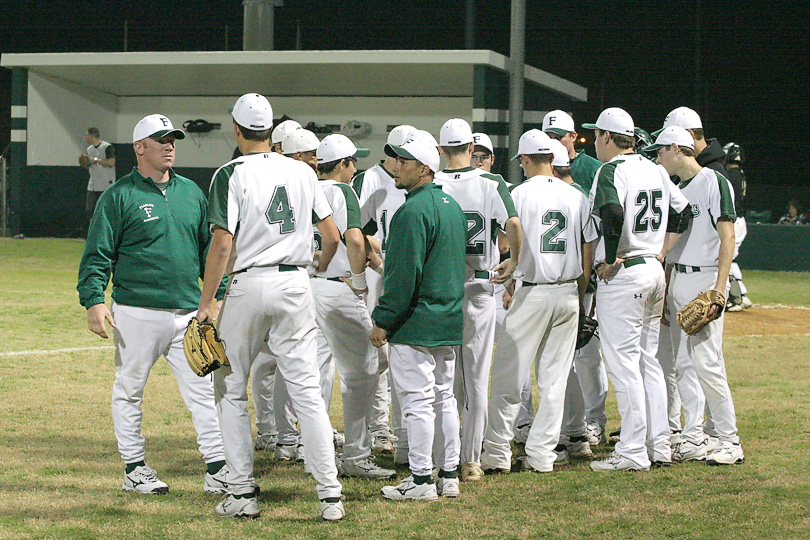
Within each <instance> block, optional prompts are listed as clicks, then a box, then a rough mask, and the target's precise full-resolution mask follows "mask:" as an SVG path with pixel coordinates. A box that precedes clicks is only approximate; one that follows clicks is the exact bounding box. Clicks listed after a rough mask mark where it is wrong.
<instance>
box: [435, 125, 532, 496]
mask: <svg viewBox="0 0 810 540" xmlns="http://www.w3.org/2000/svg"><path fill="white" fill-rule="evenodd" d="M439 143H440V144H441V147H440V148H441V150H442V153H443V154H445V156H447V168H446V169H444V170H443V171H440V172H438V173H436V177H435V178H434V180H433V181H434V183H435V184H436V185H438V186H441V188H442V190H443V191H444V192H445V193H447V194H449V195H451V196H452V197H453V198H454V199H455V200H456V202H458V204H459V206H461V209H462V210H463V211H464V216H465V217H466V218H467V248H466V266H465V268H466V270H465V272H466V274H465V278H466V281H465V283H464V305H463V311H464V337H463V342H462V345H461V354H460V355H459V356H458V358H457V360H456V380H455V388H454V391H455V394H456V401H457V402H458V404H459V409H460V411H461V416H462V422H461V425H462V428H461V479H462V480H472V481H474V480H481V479H482V478H483V476H484V471H483V470H482V469H481V444H482V443H483V440H484V429H485V428H486V423H487V415H486V413H487V411H486V407H487V388H488V387H489V368H490V364H491V361H492V348H493V346H494V343H495V289H494V285H493V284H492V283H491V282H490V272H491V271H492V270H494V269H495V266H496V265H497V264H498V261H499V252H498V244H497V239H498V229H504V230H505V231H506V234H507V238H508V240H509V249H510V250H511V253H512V258H511V259H510V265H509V267H508V268H507V269H506V273H507V274H508V275H511V274H512V273H513V272H514V265H515V264H517V261H518V259H519V256H520V244H521V232H520V219H519V218H518V217H517V213H516V212H515V207H514V204H513V203H512V197H511V195H509V189H508V188H507V187H506V182H504V181H503V178H501V177H500V176H496V175H492V174H487V173H485V172H484V171H482V170H481V169H477V168H474V167H471V166H470V164H471V156H472V153H473V149H474V147H475V144H474V141H473V134H472V130H471V129H470V125H469V124H468V123H467V122H465V121H464V120H462V119H460V118H452V119H450V120H448V121H447V122H445V124H444V125H443V126H442V129H441V133H440V135H439Z"/></svg>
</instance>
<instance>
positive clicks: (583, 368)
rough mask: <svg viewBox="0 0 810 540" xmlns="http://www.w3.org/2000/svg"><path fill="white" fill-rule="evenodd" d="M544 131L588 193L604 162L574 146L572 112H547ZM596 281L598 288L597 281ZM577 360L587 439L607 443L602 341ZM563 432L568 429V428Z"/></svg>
mask: <svg viewBox="0 0 810 540" xmlns="http://www.w3.org/2000/svg"><path fill="white" fill-rule="evenodd" d="M543 132H545V134H546V135H548V136H549V137H550V138H551V139H553V140H557V141H559V142H560V144H562V145H563V146H564V147H565V149H566V151H567V152H568V159H569V161H570V164H569V168H570V176H571V179H572V180H573V182H574V184H576V185H577V186H580V187H582V188H583V189H584V190H585V192H586V194H587V193H589V192H590V189H591V186H592V185H593V180H594V178H595V176H596V171H597V170H598V169H599V167H600V166H601V165H602V163H601V162H600V161H599V160H598V159H594V158H592V157H591V156H589V155H588V154H586V153H585V151H584V150H577V149H576V148H575V147H574V145H575V144H576V142H577V131H576V128H575V127H574V119H573V118H571V115H569V114H568V113H566V112H565V111H561V110H556V111H551V112H549V113H547V114H546V115H545V116H544V117H543ZM558 159H561V157H560V158H558ZM557 167H559V165H555V170H558V169H557ZM594 277H595V276H594ZM593 283H594V287H595V280H593ZM589 288H590V287H589ZM592 301H593V291H592V290H591V291H589V293H588V295H587V296H586V298H585V307H586V309H587V310H588V312H590V311H591V303H592ZM574 363H575V364H576V367H575V369H576V372H577V379H578V380H579V384H580V387H581V389H582V399H583V401H584V403H585V411H586V433H587V436H588V441H589V442H590V444H592V445H598V444H601V443H604V442H605V425H606V424H607V417H606V416H605V399H607V392H608V380H607V372H606V371H605V365H604V363H603V362H602V356H601V354H600V353H599V342H598V341H592V342H591V343H589V344H588V345H586V346H585V347H584V348H583V349H582V350H580V351H579V352H578V353H577V356H576V359H575V360H574ZM519 423H520V422H518V424H519ZM563 431H564V432H565V430H563Z"/></svg>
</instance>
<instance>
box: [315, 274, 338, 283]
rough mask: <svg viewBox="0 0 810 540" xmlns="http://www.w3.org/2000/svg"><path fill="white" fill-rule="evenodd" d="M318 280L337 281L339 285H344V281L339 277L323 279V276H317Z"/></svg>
mask: <svg viewBox="0 0 810 540" xmlns="http://www.w3.org/2000/svg"><path fill="white" fill-rule="evenodd" d="M315 277H316V278H318V279H325V280H326V281H337V282H339V283H343V280H342V279H340V278H339V277H323V276H315Z"/></svg>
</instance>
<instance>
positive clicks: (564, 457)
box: [524, 444, 569, 466]
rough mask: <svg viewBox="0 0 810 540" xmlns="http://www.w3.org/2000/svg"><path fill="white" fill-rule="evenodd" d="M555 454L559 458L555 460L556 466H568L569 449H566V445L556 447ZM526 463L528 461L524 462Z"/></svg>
mask: <svg viewBox="0 0 810 540" xmlns="http://www.w3.org/2000/svg"><path fill="white" fill-rule="evenodd" d="M554 453H555V454H557V457H556V458H554V464H555V465H560V466H562V465H568V463H569V461H568V449H567V448H566V447H565V445H564V444H558V445H557V446H555V447H554ZM524 463H526V461H524Z"/></svg>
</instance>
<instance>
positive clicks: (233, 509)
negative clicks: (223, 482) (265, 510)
mask: <svg viewBox="0 0 810 540" xmlns="http://www.w3.org/2000/svg"><path fill="white" fill-rule="evenodd" d="M259 514H261V510H259V503H258V502H257V501H256V495H255V494H254V495H251V496H249V497H238V498H237V497H236V496H234V495H233V494H228V495H227V496H226V497H225V498H224V499H222V502H221V503H219V504H218V505H217V515H218V516H219V517H224V518H229V517H245V518H252V519H256V518H257V517H259Z"/></svg>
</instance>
